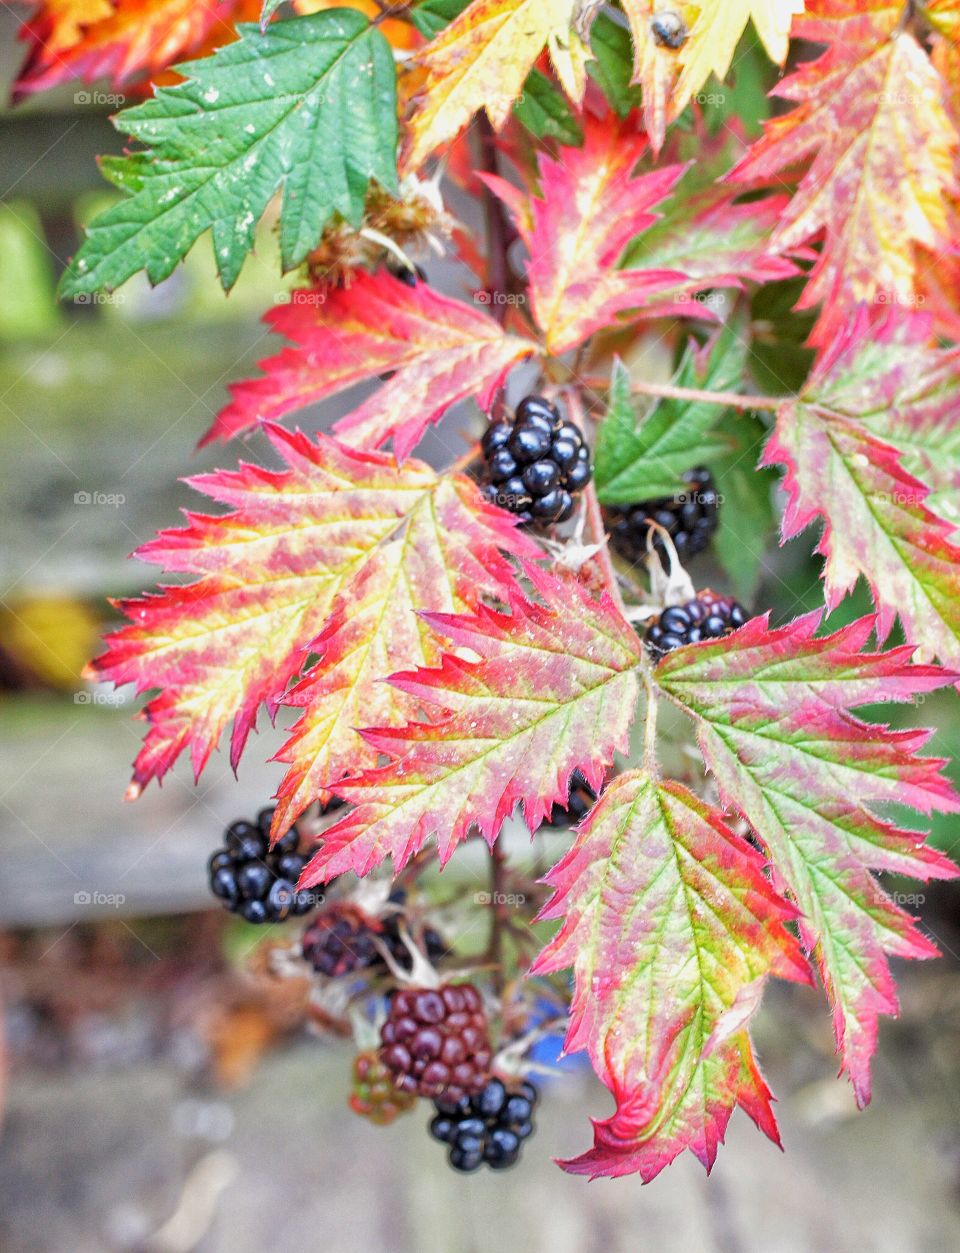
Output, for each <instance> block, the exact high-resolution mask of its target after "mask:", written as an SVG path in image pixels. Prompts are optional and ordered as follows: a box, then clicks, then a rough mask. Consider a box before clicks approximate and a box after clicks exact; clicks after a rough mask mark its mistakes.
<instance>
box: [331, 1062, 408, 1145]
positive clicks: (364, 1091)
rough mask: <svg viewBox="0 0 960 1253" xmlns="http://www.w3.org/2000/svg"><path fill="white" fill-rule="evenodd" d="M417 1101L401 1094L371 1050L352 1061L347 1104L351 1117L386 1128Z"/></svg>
mask: <svg viewBox="0 0 960 1253" xmlns="http://www.w3.org/2000/svg"><path fill="white" fill-rule="evenodd" d="M416 1103H417V1098H416V1097H415V1096H414V1095H412V1094H411V1093H409V1092H401V1091H400V1090H399V1089H398V1088H397V1087H396V1086H395V1085H394V1082H393V1076H392V1075H391V1073H390V1071H389V1070H388V1069H387V1068H386V1066H384V1064H383V1062H381V1061H380V1059H379V1057H377V1054H376V1052H375V1050H373V1049H367V1050H365V1051H364V1052H362V1053H358V1054H357V1056H356V1057H355V1058H354V1059H353V1090H352V1091H351V1093H350V1095H349V1097H348V1098H347V1104H348V1105H349V1106H350V1108H351V1109H352V1110H353V1112H354V1113H355V1114H359V1115H360V1116H361V1117H362V1118H369V1119H370V1121H371V1122H372V1123H375V1124H376V1126H378V1127H388V1126H389V1125H390V1123H392V1122H393V1121H394V1119H396V1118H397V1117H398V1116H399V1115H400V1114H404V1113H406V1112H407V1111H408V1110H411V1109H413V1107H414V1105H416Z"/></svg>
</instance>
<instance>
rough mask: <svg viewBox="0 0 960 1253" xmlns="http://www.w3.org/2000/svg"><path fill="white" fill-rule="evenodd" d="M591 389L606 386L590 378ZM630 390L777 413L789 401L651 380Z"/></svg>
mask: <svg viewBox="0 0 960 1253" xmlns="http://www.w3.org/2000/svg"><path fill="white" fill-rule="evenodd" d="M584 382H585V383H586V384H587V385H588V386H589V387H602V386H606V384H605V383H604V382H603V380H602V379H595V378H588V379H585V380H584ZM630 390H631V391H634V392H640V393H641V394H642V395H644V396H660V397H662V398H664V399H666V400H690V401H694V402H700V403H703V404H708V405H723V406H724V408H727V409H769V410H770V411H771V412H775V411H776V410H777V409H779V408H780V407H781V405H783V404H784V403H785V402H786V401H787V400H788V399H789V397H787V396H744V395H742V394H741V393H740V392H712V391H704V390H703V389H702V388H699V387H678V386H677V385H676V384H674V383H654V382H651V381H650V380H649V379H631V381H630Z"/></svg>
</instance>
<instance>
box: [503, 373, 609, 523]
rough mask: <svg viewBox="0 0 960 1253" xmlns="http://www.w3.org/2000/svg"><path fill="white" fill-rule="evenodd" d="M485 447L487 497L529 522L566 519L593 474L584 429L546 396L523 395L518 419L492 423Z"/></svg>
mask: <svg viewBox="0 0 960 1253" xmlns="http://www.w3.org/2000/svg"><path fill="white" fill-rule="evenodd" d="M481 448H482V449H483V456H484V460H485V463H486V464H485V482H484V485H483V494H484V496H485V497H486V498H487V500H489V501H490V502H491V503H492V504H494V505H500V507H501V508H503V509H508V510H509V511H510V512H511V513H515V514H517V516H518V517H519V518H520V521H521V522H522V523H524V524H525V525H528V524H530V523H532V522H539V523H549V522H565V521H566V519H567V518H569V517H570V515H571V514H572V513H573V495H574V493H575V492H579V491H580V490H581V489H582V488H584V487H586V485H587V484H588V483H589V482H590V476H591V474H592V473H593V468H592V466H591V465H590V449H589V448H588V447H587V445H586V442H585V440H584V438H583V432H582V431H581V430H580V428H579V427H578V426H576V425H575V424H574V423H573V422H565V421H564V420H563V418H562V417H561V416H560V413H559V411H558V410H557V409H556V407H555V406H554V405H551V404H550V403H549V401H547V400H544V398H543V397H542V396H527V397H526V398H525V399H523V400H521V401H520V404H519V405H517V409H516V413H515V414H514V417H513V421H512V422H507V421H504V422H495V423H494V424H493V426H489V427H487V430H486V431H485V433H484V436H483V439H482V440H481Z"/></svg>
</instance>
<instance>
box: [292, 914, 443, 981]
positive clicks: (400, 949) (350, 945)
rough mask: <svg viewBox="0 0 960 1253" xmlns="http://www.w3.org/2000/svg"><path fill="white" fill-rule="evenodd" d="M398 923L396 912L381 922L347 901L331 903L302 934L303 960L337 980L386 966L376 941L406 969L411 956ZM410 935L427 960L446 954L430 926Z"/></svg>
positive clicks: (409, 964) (436, 959)
mask: <svg viewBox="0 0 960 1253" xmlns="http://www.w3.org/2000/svg"><path fill="white" fill-rule="evenodd" d="M401 922H402V915H400V914H389V915H388V916H387V917H386V918H385V919H383V921H382V922H381V921H378V920H376V919H373V918H370V917H368V916H367V915H366V914H364V913H363V912H362V911H361V910H359V909H356V908H354V907H353V906H351V905H349V904H342V905H340V904H336V905H331V906H330V907H328V908H327V909H325V910H324V911H323V913H321V914H320V915H318V917H316V918H315V919H314V920H313V921H312V922H311V924H310V926H309V927H308V928H307V929H306V931H305V932H304V933H303V940H302V941H301V948H302V951H303V956H304V959H305V960H306V961H308V962H309V963H310V965H311V966H313V968H314V970H316V971H317V973H318V974H322V975H326V976H327V977H328V978H330V979H339V978H341V977H342V976H343V975H348V974H352V973H353V972H354V971H355V970H367V969H374V968H376V967H383V968H384V969H386V962H385V961H384V960H383V954H382V953H381V951H380V949H379V948H378V947H377V940H379V941H380V943H381V944H383V945H385V947H386V948H387V950H388V952H389V953H390V956H391V957H392V958H393V960H394V961H395V962H396V964H397V965H398V966H399V967H400V968H401V969H403V970H410V969H411V968H412V966H413V959H412V958H411V956H410V950H409V949H408V948H407V946H406V944H405V943H404V942H403V937H402V936H401V934H400V926H401ZM414 938H415V940H419V941H420V945H421V947H422V949H423V951H424V952H425V953H426V955H427V958H428V959H429V960H430V961H431V962H437V961H439V960H440V958H441V957H444V956H446V953H447V947H446V945H445V943H444V941H443V937H442V936H441V935H440V934H439V933H438V932H437V931H435V930H434V929H433V928H432V927H426V928H425V929H424V931H423V934H422V936H417V937H414Z"/></svg>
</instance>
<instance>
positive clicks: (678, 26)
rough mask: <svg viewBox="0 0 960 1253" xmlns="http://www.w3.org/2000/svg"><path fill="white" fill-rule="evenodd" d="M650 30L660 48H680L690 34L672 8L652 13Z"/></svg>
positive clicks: (684, 23)
mask: <svg viewBox="0 0 960 1253" xmlns="http://www.w3.org/2000/svg"><path fill="white" fill-rule="evenodd" d="M650 31H651V33H652V35H653V37H654V39H655V40H656V42H657V43H658V44H659V45H660V47H661V48H672V49H674V50H676V49H677V48H682V47H683V45H684V44H685V43H686V42H687V39H688V37H689V35H690V32H689V30H688V29H687V24H686V22H685V21H684V20H683V18H682V17H681V16H680V14H679V13H677V12H675V11H674V10H673V9H664V10H661V11H660V12H659V13H654V15H653V17H652V18H651V19H650Z"/></svg>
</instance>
